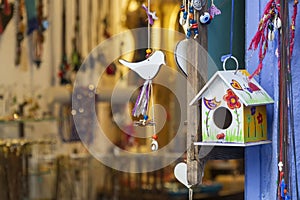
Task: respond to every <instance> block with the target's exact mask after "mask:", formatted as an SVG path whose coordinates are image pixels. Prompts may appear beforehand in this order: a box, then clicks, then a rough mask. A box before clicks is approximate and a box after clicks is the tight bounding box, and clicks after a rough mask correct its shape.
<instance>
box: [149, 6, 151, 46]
mask: <svg viewBox="0 0 300 200" xmlns="http://www.w3.org/2000/svg"><path fill="white" fill-rule="evenodd" d="M150 5H151V0H148V10H149V12H150V11H151V10H150ZM150 46H151V29H150V20H149V19H148V49H150Z"/></svg>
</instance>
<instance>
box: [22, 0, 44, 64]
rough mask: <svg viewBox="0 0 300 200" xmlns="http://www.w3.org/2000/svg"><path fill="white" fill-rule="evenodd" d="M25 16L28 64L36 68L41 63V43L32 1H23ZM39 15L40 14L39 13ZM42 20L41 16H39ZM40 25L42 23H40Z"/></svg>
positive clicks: (36, 15) (34, 5) (36, 14)
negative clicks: (31, 63)
mask: <svg viewBox="0 0 300 200" xmlns="http://www.w3.org/2000/svg"><path fill="white" fill-rule="evenodd" d="M25 7H26V15H27V36H28V44H29V55H30V62H33V63H35V64H36V66H37V67H39V66H40V63H41V59H40V56H41V46H40V45H41V43H42V40H41V39H42V38H41V37H39V33H38V32H39V31H38V30H39V21H38V12H37V10H36V9H37V6H36V2H35V1H33V0H28V1H25ZM39 14H40V13H39ZM41 18H43V16H41ZM41 23H42V22H41Z"/></svg>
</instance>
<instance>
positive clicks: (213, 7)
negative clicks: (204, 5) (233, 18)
mask: <svg viewBox="0 0 300 200" xmlns="http://www.w3.org/2000/svg"><path fill="white" fill-rule="evenodd" d="M208 12H209V14H210V16H211V18H214V17H215V16H216V15H220V14H221V10H220V9H219V8H217V6H216V5H215V4H214V0H211V6H210V8H209V9H208Z"/></svg>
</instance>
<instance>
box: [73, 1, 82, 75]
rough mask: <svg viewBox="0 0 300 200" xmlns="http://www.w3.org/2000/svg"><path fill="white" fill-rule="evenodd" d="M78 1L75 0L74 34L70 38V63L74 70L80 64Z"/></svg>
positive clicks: (77, 68)
mask: <svg viewBox="0 0 300 200" xmlns="http://www.w3.org/2000/svg"><path fill="white" fill-rule="evenodd" d="M79 8H80V2H79V0H76V3H75V25H74V33H75V36H74V38H73V39H72V44H73V51H72V55H71V65H72V68H73V71H74V72H77V71H78V70H79V68H80V66H81V53H80V51H79V47H80V44H81V40H80V39H81V38H80V28H81V26H80V20H81V19H80V9H79Z"/></svg>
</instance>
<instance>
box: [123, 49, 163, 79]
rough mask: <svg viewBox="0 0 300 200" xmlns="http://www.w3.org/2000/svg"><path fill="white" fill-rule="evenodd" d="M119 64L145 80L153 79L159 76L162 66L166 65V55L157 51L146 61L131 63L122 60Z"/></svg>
mask: <svg viewBox="0 0 300 200" xmlns="http://www.w3.org/2000/svg"><path fill="white" fill-rule="evenodd" d="M119 62H120V63H121V64H122V65H125V66H126V67H128V68H130V69H131V70H133V71H135V72H136V73H137V74H138V75H139V76H140V77H141V78H143V79H145V80H151V79H153V78H154V77H155V76H156V75H157V73H158V71H159V69H160V67H161V65H165V64H166V62H165V54H164V53H163V52H162V51H155V52H154V53H153V54H151V55H150V56H149V57H148V58H147V59H146V60H143V61H141V62H135V63H131V62H127V61H125V60H122V59H120V60H119Z"/></svg>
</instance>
